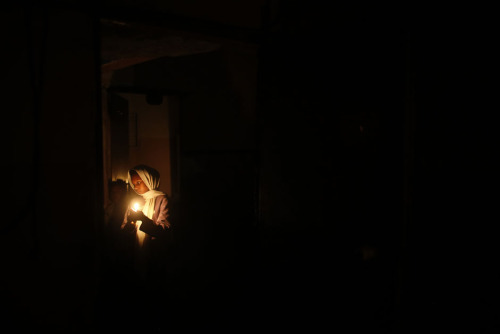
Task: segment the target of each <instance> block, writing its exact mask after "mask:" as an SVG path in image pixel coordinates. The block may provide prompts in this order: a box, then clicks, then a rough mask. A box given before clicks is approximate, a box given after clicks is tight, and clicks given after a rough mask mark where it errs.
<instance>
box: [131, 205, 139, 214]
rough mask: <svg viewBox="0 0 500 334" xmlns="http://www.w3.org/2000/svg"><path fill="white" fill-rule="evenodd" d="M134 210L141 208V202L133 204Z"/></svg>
mask: <svg viewBox="0 0 500 334" xmlns="http://www.w3.org/2000/svg"><path fill="white" fill-rule="evenodd" d="M132 210H134V211H135V212H137V210H139V203H134V205H133V206H132Z"/></svg>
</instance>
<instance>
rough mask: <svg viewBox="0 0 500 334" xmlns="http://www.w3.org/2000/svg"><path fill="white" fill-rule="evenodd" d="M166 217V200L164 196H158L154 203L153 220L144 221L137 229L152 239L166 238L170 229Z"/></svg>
mask: <svg viewBox="0 0 500 334" xmlns="http://www.w3.org/2000/svg"><path fill="white" fill-rule="evenodd" d="M168 217H169V208H168V199H167V197H166V196H158V197H157V198H156V201H155V211H154V214H153V219H152V220H150V219H145V220H144V221H143V222H142V224H141V227H140V228H139V229H140V230H141V231H143V232H145V233H147V234H149V235H150V236H152V237H156V238H158V237H162V236H166V235H167V234H170V233H168V232H170V229H171V224H170V222H169V220H168Z"/></svg>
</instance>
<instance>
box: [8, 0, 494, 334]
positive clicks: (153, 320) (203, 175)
mask: <svg viewBox="0 0 500 334" xmlns="http://www.w3.org/2000/svg"><path fill="white" fill-rule="evenodd" d="M43 3H46V5H40V4H37V5H33V4H30V3H26V4H24V5H19V6H14V5H12V6H11V7H5V8H3V9H2V11H1V12H2V20H3V29H2V30H3V35H2V36H3V37H4V38H3V40H4V42H3V51H2V63H3V65H4V70H5V75H4V78H3V80H2V87H3V88H2V92H3V94H4V95H3V96H2V100H3V102H4V103H3V106H4V108H5V109H4V111H3V115H4V119H3V122H4V127H5V128H6V129H7V130H8V131H4V132H3V133H4V134H5V135H6V137H5V138H4V143H5V146H7V147H8V151H9V154H10V157H9V158H7V159H6V160H5V162H4V163H5V165H6V167H9V168H8V169H7V168H5V172H4V173H5V174H4V177H5V178H8V179H9V181H10V182H11V183H9V184H8V186H9V187H8V188H7V189H6V190H7V191H6V194H5V195H6V196H7V197H8V198H9V200H11V199H14V204H12V205H10V206H9V210H8V214H7V217H6V218H4V219H3V222H2V225H1V236H2V240H4V242H3V245H2V247H3V248H2V253H3V255H4V263H5V265H4V272H5V275H3V276H4V277H2V280H1V281H0V282H1V283H2V290H1V293H2V295H1V298H2V304H3V305H2V306H3V309H4V310H7V311H4V313H3V315H2V322H3V323H4V324H8V325H10V326H16V327H20V328H25V329H53V330H61V331H65V332H68V331H69V332H80V331H82V332H94V331H100V330H112V329H115V330H125V329H133V328H135V327H134V324H136V323H135V322H133V321H132V320H131V319H130V317H131V316H132V314H135V313H133V312H132V311H130V314H129V312H128V310H127V307H126V306H130V305H132V306H131V307H132V308H133V307H136V306H137V307H139V305H142V307H141V309H142V310H144V317H146V318H147V317H148V315H149V318H147V320H146V321H147V323H148V325H149V327H148V328H150V329H151V331H152V332H153V331H154V332H163V331H165V332H166V331H168V330H169V329H170V330H171V329H172V328H175V329H177V328H179V329H202V330H203V329H216V330H227V331H241V330H267V329H268V330H288V329H299V328H300V329H304V330H308V331H315V330H319V329H321V330H324V329H326V330H341V331H342V332H346V330H345V328H349V330H348V332H351V331H352V332H355V331H360V330H366V331H370V332H375V333H421V332H423V331H427V330H440V331H451V330H454V329H458V328H460V329H462V328H467V329H469V330H470V331H471V332H474V333H493V332H496V331H498V316H497V314H498V313H497V311H498V307H497V303H496V300H497V299H496V289H495V288H494V287H495V283H496V282H497V281H498V274H496V273H495V271H494V270H493V268H494V265H495V264H496V263H497V261H496V260H497V257H496V256H495V253H496V252H495V247H494V245H495V241H496V240H494V237H493V236H494V235H495V234H494V233H492V232H493V228H494V221H496V219H495V218H494V217H495V216H496V212H494V211H493V210H494V208H495V207H496V206H495V204H496V203H497V201H496V200H495V199H496V198H497V197H496V193H495V190H496V185H497V183H496V181H497V176H496V173H497V171H498V163H497V162H496V160H497V159H495V158H496V155H497V145H496V141H497V140H495V138H496V131H497V129H496V126H495V124H496V123H495V122H494V115H495V113H497V109H498V107H494V106H495V105H497V104H498V103H497V102H496V100H495V101H493V99H492V98H493V96H495V95H494V91H493V87H494V86H493V82H494V78H496V75H494V74H493V70H494V66H493V54H494V53H493V50H494V48H493V45H494V41H495V39H493V37H492V29H491V27H492V25H493V21H492V20H491V18H490V17H489V12H490V9H488V8H482V9H477V8H458V7H454V8H444V9H441V8H423V7H418V6H417V5H414V4H408V5H405V6H400V7H397V8H396V7H390V6H387V7H383V6H375V5H373V6H359V7H358V6H352V7H351V6H340V5H335V6H333V7H331V6H328V7H326V4H317V3H315V2H311V1H299V0H297V1H287V2H279V1H262V2H259V3H260V4H259V5H257V4H255V5H252V4H250V2H249V3H242V5H241V6H242V7H241V8H243V10H238V11H235V12H234V14H233V12H232V10H234V6H232V5H230V4H229V3H226V2H224V1H221V2H220V6H221V8H219V9H218V10H212V11H205V10H204V9H203V8H204V7H203V6H202V5H201V4H199V6H200V7H199V8H198V7H196V6H193V7H192V8H191V9H190V10H187V9H186V7H185V6H183V5H181V4H180V3H179V4H176V2H172V4H170V5H164V7H162V5H161V4H160V3H156V2H154V1H150V2H146V3H145V4H144V5H138V4H132V3H131V2H125V4H120V5H118V4H116V3H115V2H114V1H104V2H103V3H102V5H100V6H98V7H89V6H85V5H80V2H79V1H72V2H68V3H64V4H62V3H61V2H57V1H55V2H43ZM194 3H195V2H193V4H194ZM169 6H170V7H169ZM223 8H226V10H224V9H223ZM249 8H251V9H252V11H251V10H249ZM245 9H246V11H245ZM200 13H201V14H200ZM252 15H253V16H255V17H253V16H252ZM101 19H108V20H118V21H124V22H130V23H142V24H147V25H150V26H151V27H152V30H154V29H153V28H154V27H164V28H167V29H171V31H172V34H173V35H175V34H176V33H178V34H180V36H183V37H186V36H194V37H195V38H196V39H205V40H206V41H210V42H212V43H216V44H220V45H222V46H221V47H220V48H219V49H217V50H215V51H211V52H207V53H203V54H191V55H185V56H180V57H168V56H167V57H159V58H157V59H153V60H151V61H148V62H145V63H143V64H139V65H135V67H134V68H135V69H136V73H142V74H143V76H142V77H141V76H140V75H137V77H136V78H135V79H134V80H136V81H135V86H133V87H131V88H130V87H129V88H130V89H146V90H148V89H149V90H151V89H154V90H163V91H165V92H167V91H168V92H169V93H171V92H175V94H178V95H179V96H181V97H182V98H181V102H180V103H181V107H180V115H179V117H180V121H179V124H180V129H179V131H180V138H181V143H182V145H181V146H180V152H179V157H178V159H179V162H180V166H181V168H180V171H179V174H178V175H177V177H178V178H177V179H176V180H175V181H176V182H178V184H179V185H180V186H179V187H180V197H179V198H180V199H179V201H178V202H176V203H175V207H174V210H175V211H176V214H177V215H178V217H177V216H176V218H175V219H178V220H176V223H178V224H179V226H178V227H179V239H178V241H179V244H180V246H179V249H178V251H179V254H178V256H179V260H178V261H179V262H178V267H176V268H177V271H176V272H175V275H174V276H173V277H174V278H173V279H172V281H171V282H169V284H170V285H169V286H168V287H167V288H163V289H165V291H167V292H168V293H167V294H166V295H164V294H163V292H164V291H163V290H161V289H160V290H161V293H158V294H155V293H154V292H153V293H151V294H150V295H149V297H150V299H148V302H149V303H150V304H145V303H146V302H145V301H142V300H136V299H133V298H132V297H130V291H128V289H127V285H126V280H123V281H119V282H118V281H112V279H115V276H108V274H109V271H106V268H105V270H102V267H101V266H100V264H101V261H102V254H101V252H102V243H103V240H102V218H101V217H102V208H101V207H102V203H103V196H104V193H103V184H104V180H103V177H104V176H103V168H102V166H103V151H102V150H103V148H102V140H103V137H102V136H103V134H102V120H101V119H102V110H101V102H102V96H101V94H102V91H101V89H100V86H101V84H102V83H101V82H100V80H101V69H100V64H101V61H102V59H101V58H100V57H101V54H100V52H101V46H100V44H99V43H100V38H101V37H102V36H101V33H102V31H101V29H102V26H101V24H100V20H101ZM238 20H240V21H238ZM235 22H236V23H235ZM238 22H239V24H238ZM256 22H257V23H256ZM44 32H45V34H44ZM249 46H250V47H249ZM253 47H255V49H256V50H257V52H256V53H255V54H251V55H250V56H248V55H247V54H245V55H246V56H245V57H247V58H244V57H243V56H242V57H241V58H237V57H236V56H234V54H237V53H238V52H241V50H243V49H245V48H253ZM245 50H246V49H245ZM228 55H233V56H232V57H230V56H228ZM241 59H243V60H241ZM238 61H240V62H239V63H238ZM255 64H257V66H256V73H255V85H253V81H252V80H251V79H248V78H247V77H246V76H247V75H249V73H251V72H252V70H251V68H253V67H251V66H253V65H255ZM235 69H236V70H235ZM159 73H161V75H164V77H165V78H166V79H165V78H159V77H155V74H156V75H157V76H160V74H159ZM228 73H229V74H228ZM231 75H232V76H233V77H232V79H230V77H231ZM228 78H229V79H228ZM247 79H248V80H247ZM242 83H246V85H245V84H242ZM238 85H239V86H238ZM242 87H243V88H242ZM245 108H246V109H245ZM242 110H250V114H251V117H249V118H244V117H242V115H243V114H242V112H241V111H242ZM207 128H209V129H210V131H208V130H206V129H207ZM204 129H205V130H204ZM242 129H245V131H248V132H245V131H243V130H242ZM248 129H250V130H248ZM242 138H243V139H242ZM13 166H15V168H16V170H15V171H13V170H12V167H13ZM69 187H71V188H69ZM68 188H69V189H68ZM114 283H116V285H115V284H114ZM149 288H151V287H149ZM151 290H154V289H153V288H151ZM167 295H168V297H167ZM129 297H130V299H129ZM165 305H166V306H165ZM164 308H165V309H168V310H169V311H168V312H166V313H164V314H163V313H162V312H161V311H158V310H163V309H164ZM150 309H153V310H155V312H158V314H159V315H158V314H157V313H154V312H153V313H151V314H149V313H148V312H147V310H150ZM153 314H154V316H153ZM346 326H347V327H346Z"/></svg>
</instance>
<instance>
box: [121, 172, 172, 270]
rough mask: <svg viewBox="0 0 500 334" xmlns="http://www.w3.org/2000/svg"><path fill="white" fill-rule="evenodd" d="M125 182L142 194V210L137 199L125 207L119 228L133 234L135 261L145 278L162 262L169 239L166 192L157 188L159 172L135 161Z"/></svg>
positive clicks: (170, 234) (170, 232) (137, 268)
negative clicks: (135, 163)
mask: <svg viewBox="0 0 500 334" xmlns="http://www.w3.org/2000/svg"><path fill="white" fill-rule="evenodd" d="M128 182H129V184H130V186H131V187H132V189H134V191H135V192H136V193H137V194H138V195H139V196H141V197H142V202H143V204H144V206H143V208H142V210H140V209H138V208H137V207H136V205H137V204H138V203H137V202H136V203H132V205H131V206H130V207H129V208H128V210H127V212H126V213H125V217H124V219H123V223H122V225H121V229H122V230H124V231H128V232H130V233H132V234H133V235H135V238H134V260H135V261H134V264H135V269H136V270H137V271H138V274H139V276H140V277H142V278H145V275H146V274H148V272H150V271H151V270H152V269H155V268H156V269H157V268H158V266H160V267H161V266H162V261H161V260H160V259H162V258H164V256H166V254H165V252H167V251H168V249H167V248H168V246H169V244H171V242H172V239H173V237H172V226H171V224H170V222H169V220H168V218H169V207H168V198H167V196H166V194H165V193H164V192H162V191H159V190H158V189H159V187H160V173H159V172H158V171H157V170H156V169H154V168H152V167H149V166H146V165H138V166H135V167H134V168H132V169H130V170H129V172H128Z"/></svg>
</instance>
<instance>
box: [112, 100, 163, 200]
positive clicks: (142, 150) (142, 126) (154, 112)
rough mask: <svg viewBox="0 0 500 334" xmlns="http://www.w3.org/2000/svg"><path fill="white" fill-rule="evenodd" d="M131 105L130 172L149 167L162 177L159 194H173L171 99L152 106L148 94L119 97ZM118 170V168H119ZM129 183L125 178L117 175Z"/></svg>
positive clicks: (124, 175)
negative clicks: (145, 166) (132, 169)
mask: <svg viewBox="0 0 500 334" xmlns="http://www.w3.org/2000/svg"><path fill="white" fill-rule="evenodd" d="M120 96H122V97H124V98H126V99H127V100H128V101H129V135H130V138H129V142H128V143H123V145H128V146H129V161H128V167H127V168H126V169H124V168H123V166H119V167H121V170H122V171H127V170H128V169H130V168H132V167H133V166H135V165H138V164H146V165H149V166H151V167H153V168H155V169H156V170H158V172H159V173H160V179H161V184H160V190H161V191H163V192H165V193H166V194H168V195H169V196H170V195H171V194H172V182H171V159H170V121H169V119H170V118H169V110H168V106H169V103H168V97H163V100H162V102H161V104H159V105H151V104H149V103H148V102H147V101H146V95H145V94H131V93H120ZM117 167H118V166H117ZM117 176H118V177H120V178H122V179H124V180H127V175H126V174H123V173H122V174H120V175H117Z"/></svg>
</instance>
